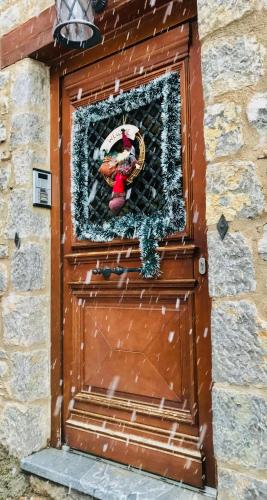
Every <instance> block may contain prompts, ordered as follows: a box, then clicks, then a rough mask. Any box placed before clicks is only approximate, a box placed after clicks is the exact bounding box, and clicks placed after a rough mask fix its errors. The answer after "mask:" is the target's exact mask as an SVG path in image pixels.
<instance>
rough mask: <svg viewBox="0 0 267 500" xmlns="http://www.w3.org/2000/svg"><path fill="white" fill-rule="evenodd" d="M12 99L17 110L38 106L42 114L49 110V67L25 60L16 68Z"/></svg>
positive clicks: (13, 75)
mask: <svg viewBox="0 0 267 500" xmlns="http://www.w3.org/2000/svg"><path fill="white" fill-rule="evenodd" d="M11 81H12V84H11V97H12V101H13V105H14V106H15V108H16V109H17V108H19V107H24V106H26V107H27V108H28V107H29V106H38V109H39V110H40V112H42V107H43V110H44V111H45V112H46V113H47V112H48V108H49V70H48V67H47V66H45V65H44V64H42V63H39V62H37V61H33V60H32V59H23V60H22V61H20V62H19V63H17V64H16V65H15V67H14V71H13V74H12V78H11Z"/></svg>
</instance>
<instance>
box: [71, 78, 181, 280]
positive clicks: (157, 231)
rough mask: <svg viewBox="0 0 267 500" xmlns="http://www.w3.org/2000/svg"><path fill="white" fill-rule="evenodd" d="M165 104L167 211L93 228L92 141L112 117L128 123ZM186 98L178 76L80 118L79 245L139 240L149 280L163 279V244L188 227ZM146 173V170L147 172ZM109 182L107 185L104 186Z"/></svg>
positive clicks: (75, 193)
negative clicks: (128, 116) (131, 116)
mask: <svg viewBox="0 0 267 500" xmlns="http://www.w3.org/2000/svg"><path fill="white" fill-rule="evenodd" d="M160 98H161V99H162V112H161V118H162V133H161V140H162V147H161V152H160V155H161V167H162V180H163V193H164V196H165V207H164V208H163V209H162V210H158V211H155V213H153V214H152V215H147V216H144V215H136V214H132V213H127V214H126V215H123V216H121V217H120V216H117V217H114V218H113V219H111V220H110V221H108V222H104V223H103V224H91V223H89V222H88V206H89V191H88V169H89V168H90V157H89V148H88V142H89V141H88V137H89V134H90V129H91V128H92V127H93V126H94V123H96V122H97V121H99V120H103V119H105V118H108V117H109V116H110V115H113V116H117V115H120V116H121V117H123V115H124V114H125V112H129V111H132V110H134V109H138V108H140V109H142V107H143V106H145V105H147V104H150V103H152V102H153V100H156V99H160ZM181 150H182V145H181V93H180V79H179V76H178V74H177V73H176V72H171V73H167V74H165V75H163V76H161V77H159V78H156V79H154V80H152V81H151V82H149V83H147V84H145V85H141V86H139V87H137V88H134V89H132V90H130V91H128V92H125V93H123V94H120V95H118V96H116V97H113V98H109V99H106V100H104V101H100V102H98V103H96V104H92V105H89V106H86V107H84V108H82V107H81V108H79V109H77V110H76V111H75V112H74V117H73V127H72V219H73V226H74V231H75V235H76V237H77V238H78V239H79V240H91V241H95V242H109V241H112V240H113V239H114V238H129V239H133V238H138V239H139V246H140V253H141V260H142V270H141V274H142V276H143V277H144V278H155V277H157V276H159V274H160V256H159V254H158V252H157V247H158V241H159V240H161V239H162V238H165V237H166V236H168V235H170V234H173V233H176V232H179V231H182V230H183V229H184V227H185V223H186V214H185V204H184V199H183V186H182V155H181ZM144 168H145V166H144ZM103 182H104V180H103Z"/></svg>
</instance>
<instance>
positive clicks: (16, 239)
mask: <svg viewBox="0 0 267 500" xmlns="http://www.w3.org/2000/svg"><path fill="white" fill-rule="evenodd" d="M14 243H15V245H16V248H17V249H18V250H19V249H20V244H21V241H20V237H19V233H15V238H14Z"/></svg>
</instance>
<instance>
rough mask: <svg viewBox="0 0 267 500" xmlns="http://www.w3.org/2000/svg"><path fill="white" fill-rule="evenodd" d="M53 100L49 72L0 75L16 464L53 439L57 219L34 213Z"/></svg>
mask: <svg viewBox="0 0 267 500" xmlns="http://www.w3.org/2000/svg"><path fill="white" fill-rule="evenodd" d="M49 100H50V95H49V71H48V69H47V68H46V67H45V66H44V65H43V64H41V63H39V62H36V61H32V60H30V59H24V60H23V61H20V62H18V63H16V64H15V65H13V66H10V67H9V68H8V69H6V70H3V71H2V72H0V442H1V443H2V444H4V445H5V446H7V448H8V449H9V450H10V451H11V452H12V453H13V454H15V455H16V456H25V455H27V454H30V453H31V452H32V451H35V450H38V449H40V448H41V447H43V446H45V445H46V443H47V439H48V438H49V435H50V404H49V399H50V384H49V378H50V375H49V372H50V368H49V353H50V320H49V318H50V211H49V210H45V209H40V208H34V207H33V206H32V169H33V167H40V168H44V169H49V168H50V165H49V127H50V125H49ZM16 233H17V235H18V241H17V244H16V243H15V235H16Z"/></svg>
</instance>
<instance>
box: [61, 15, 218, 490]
mask: <svg viewBox="0 0 267 500" xmlns="http://www.w3.org/2000/svg"><path fill="white" fill-rule="evenodd" d="M189 35H190V26H189V24H186V25H184V26H182V27H179V28H175V29H173V30H172V31H170V32H166V33H164V34H161V35H158V36H156V37H154V38H152V39H149V40H147V41H145V42H143V43H140V44H138V45H137V46H135V47H132V48H130V49H127V50H125V51H122V52H119V53H117V54H114V55H113V56H110V57H108V58H107V59H105V60H103V61H101V63H95V64H92V65H90V67H88V68H87V67H85V68H83V69H81V70H79V71H77V72H75V73H73V74H70V75H68V76H66V77H65V78H64V79H63V85H62V103H63V104H62V110H63V116H62V118H63V123H62V132H63V134H62V141H63V142H62V145H63V148H62V150H63V173H62V178H63V229H64V237H63V247H64V264H63V281H64V298H63V312H64V417H63V419H64V436H65V441H66V442H67V443H68V444H69V445H70V446H71V447H73V448H77V449H80V450H83V451H86V452H89V453H93V454H96V455H99V456H103V457H105V458H110V459H113V460H116V461H118V462H122V463H125V464H128V465H132V466H134V467H140V468H143V469H145V470H148V471H151V472H155V473H158V474H161V475H163V476H164V475H165V476H167V477H171V478H174V479H178V480H181V481H185V482H188V483H190V484H192V485H196V486H202V485H203V479H205V474H206V464H207V463H211V455H212V447H211V436H210V433H209V422H210V393H209V390H210V359H209V349H210V345H209V339H207V334H206V331H208V330H209V307H210V304H209V299H208V292H207V277H206V276H201V275H200V274H199V271H198V259H199V257H200V256H206V239H205V202H204V195H205V181H204V178H205V171H204V166H205V165H204V161H203V157H204V156H203V149H201V147H202V145H203V142H201V137H202V129H200V130H198V131H196V123H198V126H199V124H200V121H198V122H196V118H195V116H196V114H194V113H195V112H194V110H193V108H192V104H193V103H194V100H195V99H196V96H195V94H194V92H193V90H192V89H193V88H194V86H196V83H195V82H194V81H193V80H194V71H195V63H194V66H193V67H192V61H194V57H196V55H194V56H193V55H191V52H192V51H193V49H194V54H196V49H195V48H194V45H193V43H192V45H190V36H189ZM194 36H195V35H193V36H192V40H193V39H194ZM144 54H149V55H148V56H144ZM198 57H199V56H198ZM141 64H142V71H140V67H141ZM169 70H172V71H177V72H178V73H179V75H180V81H181V95H182V146H183V148H182V160H183V190H184V199H185V205H186V213H187V223H186V228H185V230H184V231H183V232H180V233H177V234H175V235H172V236H170V237H169V238H166V239H165V240H164V241H162V242H160V246H159V248H158V252H159V255H160V257H161V275H160V277H159V278H158V279H154V280H145V279H143V278H142V277H141V276H140V275H139V273H138V272H133V273H124V274H123V275H122V276H117V275H114V274H112V275H111V276H110V277H109V278H108V279H107V280H106V279H105V278H104V277H102V276H101V277H99V276H94V275H92V269H94V268H96V267H98V268H99V267H100V268H104V267H110V268H114V267H116V266H118V264H119V265H120V266H122V267H125V268H129V267H134V268H138V267H140V265H141V264H140V252H139V248H138V242H137V241H136V240H113V241H111V242H109V243H94V242H91V241H79V240H77V238H76V237H75V235H74V233H73V227H72V221H71V124H72V113H73V112H74V111H75V109H76V108H77V107H79V106H86V105H88V104H90V103H92V102H96V101H99V100H102V99H105V98H106V97H107V96H109V95H110V94H111V93H112V94H114V83H115V81H116V80H117V78H119V79H120V88H121V89H123V91H127V90H129V89H131V88H134V87H138V86H139V85H141V84H144V83H146V82H149V81H150V80H152V79H153V78H156V77H157V76H159V75H161V74H164V73H165V72H166V71H169ZM199 85H200V83H199ZM80 89H82V98H81V92H80ZM194 120H195V123H194ZM193 137H195V138H194V139H193ZM196 151H197V152H196ZM96 216H97V215H96ZM88 275H89V276H90V278H89V279H88ZM200 314H201V316H200ZM204 351H205V354H203V353H204ZM199 353H201V356H203V355H204V358H203V360H202V358H201V357H199ZM202 361H203V362H202ZM200 362H202V372H201V373H202V375H201V377H199V373H200V371H199V364H200ZM203 370H205V375H203ZM203 424H205V425H206V428H207V429H208V431H207V430H206V428H204V432H203Z"/></svg>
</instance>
